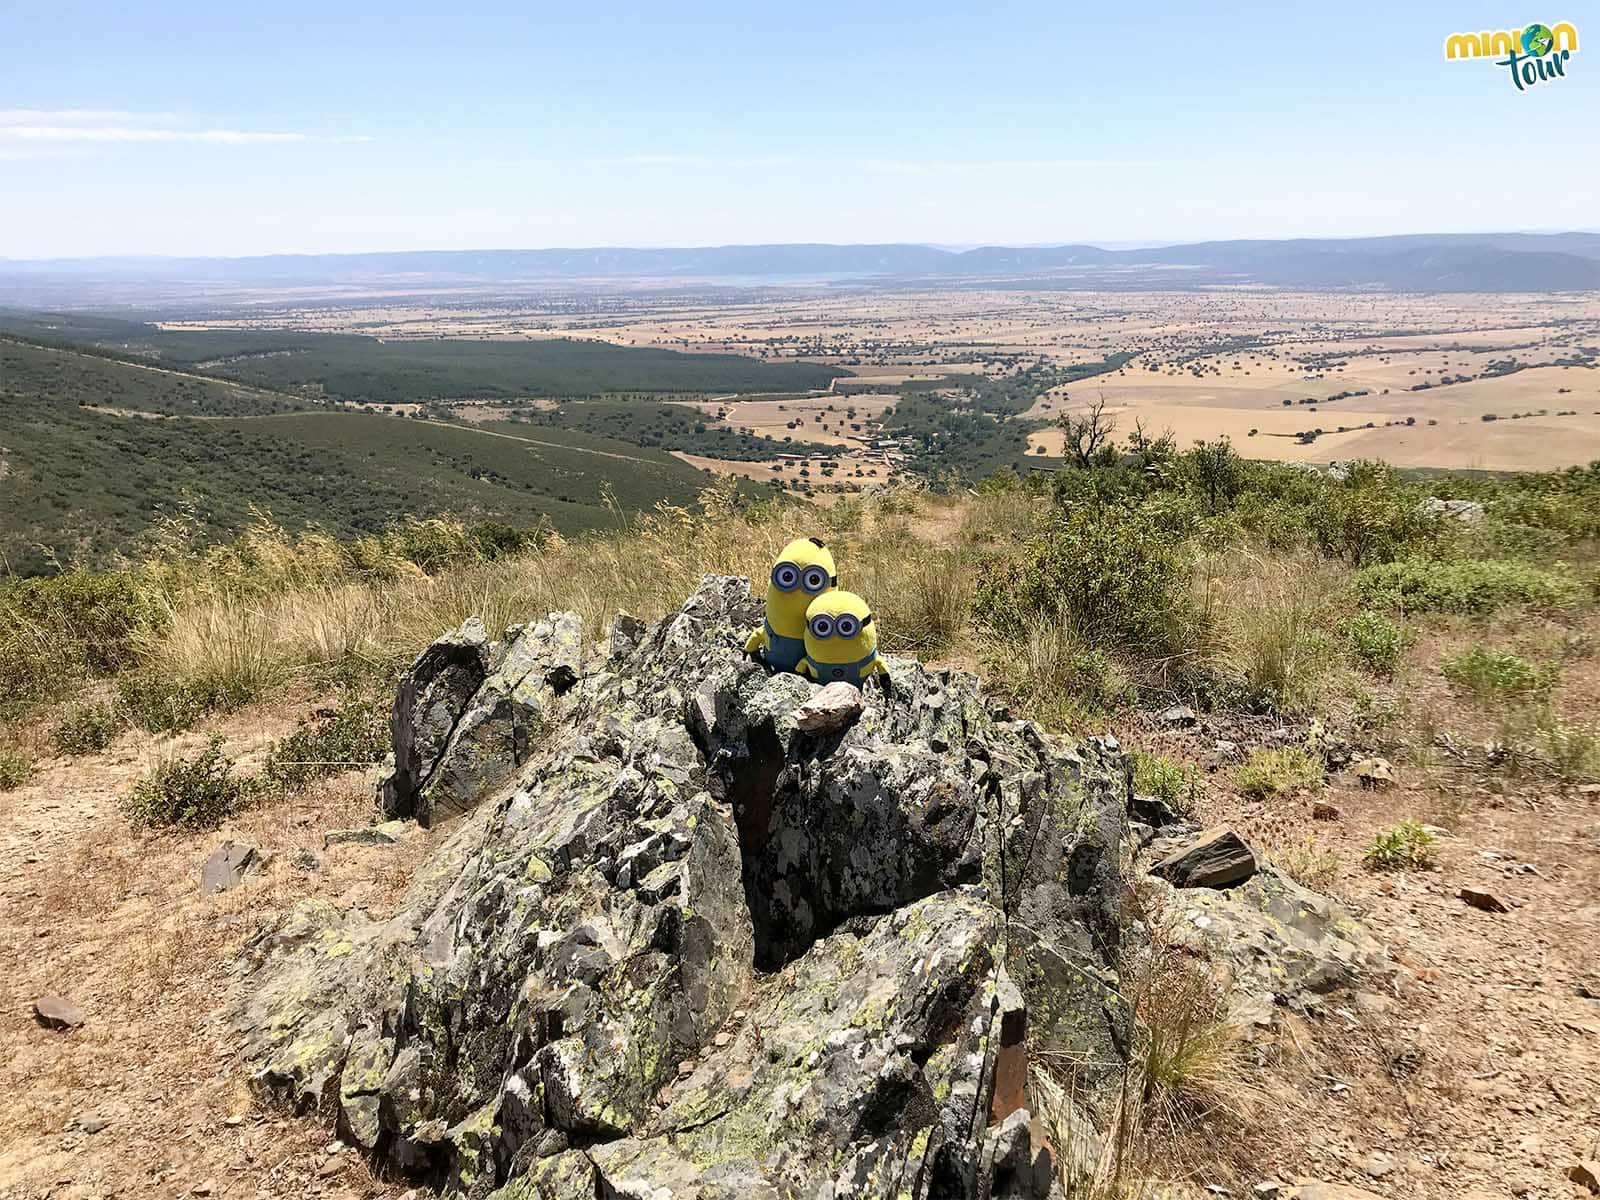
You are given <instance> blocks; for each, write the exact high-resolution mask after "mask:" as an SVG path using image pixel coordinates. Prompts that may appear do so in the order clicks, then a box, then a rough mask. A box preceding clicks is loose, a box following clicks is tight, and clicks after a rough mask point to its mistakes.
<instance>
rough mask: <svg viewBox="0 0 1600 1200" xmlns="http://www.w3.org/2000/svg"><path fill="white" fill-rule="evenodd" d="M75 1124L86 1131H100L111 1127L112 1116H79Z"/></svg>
mask: <svg viewBox="0 0 1600 1200" xmlns="http://www.w3.org/2000/svg"><path fill="white" fill-rule="evenodd" d="M75 1124H76V1125H77V1127H78V1128H79V1129H81V1130H83V1132H84V1133H99V1132H101V1131H102V1130H105V1129H109V1128H111V1118H110V1117H94V1116H87V1117H79V1118H78V1119H77V1121H76V1122H75Z"/></svg>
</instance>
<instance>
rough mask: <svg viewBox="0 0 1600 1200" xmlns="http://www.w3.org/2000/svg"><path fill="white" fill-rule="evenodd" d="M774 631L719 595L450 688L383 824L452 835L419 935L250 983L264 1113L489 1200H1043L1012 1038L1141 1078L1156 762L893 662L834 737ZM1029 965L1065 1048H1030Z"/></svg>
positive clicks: (547, 636) (428, 664)
mask: <svg viewBox="0 0 1600 1200" xmlns="http://www.w3.org/2000/svg"><path fill="white" fill-rule="evenodd" d="M759 620H760V609H759V606H758V605H757V604H756V603H755V602H754V601H753V600H752V599H751V597H750V594H749V586H748V584H747V583H746V582H745V581H744V580H740V579H733V578H726V577H718V576H708V577H706V579H705V580H704V581H703V582H702V585H701V587H700V588H699V589H698V590H697V591H696V592H695V594H694V595H693V596H691V597H690V598H689V599H688V601H687V602H686V603H685V605H684V607H683V608H682V609H681V610H680V611H679V612H678V613H676V614H674V615H672V616H670V617H669V618H667V619H666V620H664V621H662V622H659V623H658V624H656V625H654V626H652V627H649V628H641V627H639V626H638V625H637V624H636V623H630V624H629V626H628V628H627V629H626V630H625V631H624V632H625V634H626V636H619V635H617V634H615V633H614V634H613V636H612V637H611V638H610V639H609V644H608V645H607V646H605V647H604V648H603V649H601V650H598V651H596V652H594V653H593V654H586V653H585V651H584V641H583V636H582V630H581V627H580V626H578V624H577V618H576V617H574V616H572V615H571V614H557V615H553V616H551V617H549V618H547V619H545V620H543V621H539V622H536V623H535V624H533V625H532V626H530V627H527V628H523V629H520V630H514V631H512V632H511V634H510V636H509V637H508V639H507V640H505V641H504V642H491V641H489V639H488V637H487V634H486V633H485V632H484V631H483V629H482V626H481V625H478V624H476V623H473V622H469V623H468V624H467V625H465V626H463V627H462V629H460V630H458V631H456V632H455V633H453V634H450V635H448V636H447V637H446V638H443V639H441V641H440V642H439V643H436V644H435V646H433V647H431V648H430V649H429V650H428V651H427V652H425V653H424V654H423V655H422V656H421V657H420V658H419V659H418V660H417V663H416V664H414V666H413V668H412V670H411V671H410V672H409V673H408V675H407V677H406V679H405V680H404V681H403V682H402V684H401V686H400V689H399V693H398V695H397V698H396V706H395V718H394V734H395V770H394V774H393V775H392V777H391V779H390V780H389V781H388V782H387V784H386V786H385V788H384V791H383V806H384V809H385V811H386V813H388V814H389V815H391V816H397V815H405V816H414V817H415V818H417V819H418V820H422V821H425V822H444V821H447V820H449V821H454V822H455V824H454V826H453V827H452V828H451V829H450V831H449V834H448V837H447V839H446V840H445V841H444V843H443V844H442V845H441V847H440V848H439V849H438V850H437V851H436V852H435V855H434V857H433V858H432V859H431V860H430V861H429V863H428V864H427V865H426V866H425V867H424V869H423V870H422V872H421V873H420V874H419V876H418V878H417V879H416V881H415V882H414V884H413V887H412V889H411V892H410V894H409V895H408V898H407V901H406V904H405V906H404V907H403V908H402V910H401V911H400V912H398V913H396V914H395V915H394V916H393V917H392V918H390V919H389V920H387V921H374V920H369V919H368V918H367V917H365V916H364V915H362V914H359V913H350V914H346V913H339V912H336V911H333V910H331V909H329V908H327V907H326V906H315V905H308V906H306V907H304V908H302V909H301V910H298V911H297V912H296V913H295V915H294V916H293V917H292V918H291V919H290V920H289V921H288V922H287V923H286V924H285V925H284V926H283V927H282V928H280V929H279V930H277V931H275V932H274V933H272V934H271V935H270V936H268V937H267V938H264V939H263V940H262V941H261V942H260V943H259V944H258V945H257V946H255V947H254V948H253V949H254V953H255V955H256V961H257V966H256V976H255V978H254V980H253V983H254V986H253V987H252V989H251V994H250V999H249V1000H248V1002H247V1003H246V1005H245V1007H244V1009H243V1010H242V1011H241V1013H240V1026H241V1029H242V1031H243V1032H244V1035H245V1053H246V1056H247V1058H248V1059H249V1061H250V1064H251V1069H252V1073H253V1078H254V1080H255V1082H256V1085H257V1086H258V1088H260V1089H261V1091H262V1092H263V1093H264V1094H266V1095H269V1096H271V1097H273V1098H276V1099H278V1100H280V1101H282V1102H286V1103H290V1104H294V1105H297V1106H299V1107H302V1108H312V1107H318V1106H321V1107H323V1108H324V1109H325V1110H327V1111H331V1112H334V1113H336V1119H337V1123H338V1128H339V1130H340V1133H341V1135H342V1136H344V1137H345V1138H346V1139H347V1140H349V1141H351V1142H353V1143H354V1144H356V1145H358V1146H359V1147H361V1148H362V1149H363V1150H364V1151H366V1152H367V1153H369V1154H370V1155H371V1156H372V1157H373V1159H374V1161H375V1163H376V1164H378V1165H380V1166H382V1167H384V1168H385V1169H390V1170H393V1171H397V1172H400V1173H402V1174H406V1175H410V1176H413V1177H416V1178H418V1179H420V1180H423V1181H425V1182H428V1183H431V1184H434V1185H436V1186H439V1187H441V1188H443V1189H444V1190H446V1191H447V1192H450V1193H453V1194H461V1195H467V1196H473V1197H483V1196H487V1195H490V1194H493V1195H495V1196H499V1197H503V1198H506V1200H511V1198H527V1200H535V1198H537V1200H569V1198H570V1200H576V1198H578V1197H583V1198H584V1200H588V1198H589V1197H593V1196H596V1195H598V1196H602V1197H650V1198H651V1200H659V1198H660V1197H664V1196H671V1197H673V1198H674V1200H686V1198H693V1197H700V1198H703V1200H713V1198H716V1197H733V1196H739V1197H766V1196H770V1197H774V1198H782V1200H800V1198H801V1197H804V1198H805V1200H816V1198H818V1197H825V1196H826V1197H833V1198H834V1200H843V1198H844V1197H847V1196H849V1197H856V1196H861V1197H866V1196H872V1197H883V1198H885V1200H899V1198H900V1197H902V1196H910V1197H914V1198H921V1197H973V1198H977V1197H980V1196H981V1197H989V1196H997V1195H1006V1196H1016V1197H1019V1198H1022V1197H1037V1198H1040V1200H1042V1197H1044V1196H1045V1195H1046V1194H1047V1193H1048V1190H1049V1188H1050V1186H1051V1178H1052V1176H1051V1172H1050V1170H1049V1149H1048V1147H1047V1146H1046V1145H1044V1143H1043V1138H1042V1134H1041V1133H1039V1132H1038V1130H1037V1126H1036V1123H1030V1121H1029V1120H1027V1119H1026V1110H1025V1109H1019V1108H1018V1107H1017V1105H1018V1103H1019V1102H1020V1101H1021V1100H1022V1099H1024V1098H1025V1097H1024V1096H1023V1091H1024V1081H1025V1079H1026V1064H1025V1061H1021V1060H1019V1058H1018V1055H1019V1054H1022V1053H1024V1048H1023V1047H1022V1046H1021V1045H1020V1033H1019V1031H1020V1030H1021V1029H1022V1028H1023V1027H1024V1024H1025V1022H1024V1020H1023V1017H1024V1015H1025V1016H1026V1019H1027V1020H1032V1021H1034V1022H1035V1023H1036V1025H1039V1026H1040V1027H1042V1028H1047V1029H1049V1031H1050V1034H1051V1036H1052V1037H1054V1038H1057V1039H1062V1044H1063V1045H1064V1047H1065V1048H1066V1049H1067V1050H1069V1051H1072V1052H1075V1053H1079V1054H1081V1056H1082V1057H1083V1059H1084V1060H1085V1061H1089V1062H1098V1063H1102V1064H1105V1065H1107V1067H1108V1068H1109V1066H1110V1065H1112V1064H1114V1063H1115V1062H1116V1061H1117V1057H1118V1055H1119V1054H1120V1053H1121V1051H1120V1050H1119V1047H1120V1046H1123V1045H1126V1044H1127V1040H1126V1037H1125V1030H1123V1029H1121V1028H1120V1026H1121V1025H1122V1024H1124V1023H1125V1022H1126V1020H1127V1016H1126V1014H1125V1013H1120V1012H1118V1011H1117V1010H1116V1009H1115V1006H1113V1005H1108V1004H1107V1003H1106V990H1107V989H1106V987H1105V985H1104V983H1103V978H1104V977H1105V976H1106V975H1108V974H1109V973H1110V972H1111V971H1112V970H1113V968H1114V966H1115V961H1116V953H1117V941H1118V936H1119V935H1118V922H1119V918H1120V905H1121V899H1122V897H1121V889H1122V876H1121V870H1120V865H1119V864H1120V861H1121V858H1120V853H1119V847H1120V841H1121V837H1122V833H1123V831H1124V830H1125V823H1126V810H1127V802H1128V797H1129V775H1128V770H1127V766H1126V762H1125V760H1124V758H1123V756H1122V755H1121V753H1120V751H1119V750H1118V748H1117V747H1116V746H1115V744H1114V743H1113V742H1110V741H1109V739H1108V740H1106V741H1103V742H1100V741H1093V740H1091V741H1088V742H1084V743H1082V744H1079V745H1077V746H1070V745H1066V744H1063V743H1060V742H1058V741H1056V740H1054V739H1052V738H1049V737H1047V736H1045V735H1044V734H1042V733H1041V732H1040V731H1039V730H1038V729H1037V728H1035V727H1034V726H1032V725H1031V724H1028V723H1026V722H1019V721H1014V720H1011V719H1009V718H1008V716H1007V714H1006V713H1005V712H1004V710H1003V709H1002V708H1000V707H999V706H997V705H995V704H994V703H992V702H991V701H989V700H988V699H986V698H985V697H984V696H983V695H982V693H981V691H980V689H979V687H978V685H977V682H976V680H975V679H973V678H972V677H971V676H968V675H964V674H961V673H957V672H951V671H935V670H929V669H927V668H925V667H923V666H922V665H920V664H918V663H915V662H909V661H902V660H896V659H890V660H888V667H889V681H888V687H887V688H885V689H879V688H877V687H875V686H874V687H872V688H870V689H868V691H867V692H866V693H864V696H863V699H864V704H863V710H862V712H861V713H860V714H859V716H857V717H855V718H854V719H853V720H851V721H850V722H847V723H844V724H842V725H839V726H837V727H833V728H828V729H820V728H815V727H813V728H812V729H811V731H809V732H808V731H807V730H806V729H805V728H802V727H801V725H800V724H799V723H797V721H796V719H795V713H796V711H797V710H798V709H802V708H803V707H804V705H805V704H806V703H807V701H808V700H809V699H810V698H811V697H813V696H814V695H816V694H817V693H818V692H819V691H820V689H819V688H818V687H817V685H815V684H812V683H809V682H808V681H806V680H804V679H803V678H801V677H799V676H797V675H769V674H768V673H767V672H766V671H765V670H764V669H763V668H762V667H760V666H759V665H757V664H755V663H752V662H749V661H747V660H746V659H745V658H744V656H743V654H742V644H743V635H744V634H745V633H746V632H747V631H748V629H749V628H750V627H751V626H752V625H753V624H755V623H756V622H758V621H759ZM808 724H809V722H808ZM1045 930H1048V936H1049V938H1050V939H1051V944H1052V947H1053V948H1054V949H1055V951H1056V953H1057V956H1058V957H1063V956H1064V957H1065V958H1067V959H1070V961H1071V962H1072V964H1073V965H1072V970H1071V972H1070V973H1068V972H1058V971H1057V969H1056V968H1054V967H1045V968H1039V967H1038V966H1037V964H1036V963H1035V962H1034V960H1033V959H1032V958H1030V957H1029V956H1028V952H1029V951H1030V950H1031V949H1034V948H1036V947H1035V943H1036V941H1037V940H1038V939H1039V938H1040V937H1042V936H1044V934H1043V933H1042V932H1041V931H1045ZM1024 959H1026V960H1027V962H1026V963H1024ZM1024 966H1025V967H1026V970H1027V972H1028V973H1030V975H1031V976H1035V977H1037V976H1039V975H1040V972H1041V971H1042V972H1043V975H1044V976H1047V977H1048V978H1046V979H1044V980H1043V981H1044V982H1047V983H1049V984H1051V985H1052V986H1056V985H1059V990H1058V992H1057V993H1056V994H1057V996H1058V1001H1057V1003H1058V1006H1059V1007H1061V1008H1062V1011H1059V1012H1047V1011H1040V1012H1037V1013H1035V1012H1029V1013H1026V1014H1023V1012H1022V1010H1021V1001H1020V1000H1019V999H1018V997H1019V993H1018V991H1017V989H1016V988H1015V987H1013V986H1012V985H1011V983H1010V982H1009V980H1008V975H1007V972H1008V970H1011V969H1014V970H1018V971H1019V972H1020V971H1021V970H1022V969H1023V968H1024ZM1056 974H1060V975H1061V978H1059V979H1057V978H1055V975H1056ZM1024 982H1025V985H1026V984H1027V983H1029V982H1032V983H1038V982H1040V979H1039V978H1032V979H1030V980H1025V981H1024ZM1028 991H1029V988H1028V987H1027V986H1024V988H1023V992H1024V993H1026V992H1028ZM1067 1009H1070V1010H1071V1011H1066V1010H1067ZM1040 1023H1042V1024H1040ZM997 1077H998V1078H999V1079H1000V1080H1001V1084H1000V1086H999V1091H998V1092H997ZM1086 1087H1087V1089H1088V1092H1087V1096H1086V1101H1092V1098H1093V1090H1094V1080H1093V1079H1092V1078H1090V1079H1089V1080H1088V1081H1087V1084H1086ZM1002 1110H1003V1111H1002ZM1018 1112H1021V1113H1022V1114H1023V1115H1022V1116H1020V1117H1019V1116H1017V1113H1018ZM997 1189H998V1190H997Z"/></svg>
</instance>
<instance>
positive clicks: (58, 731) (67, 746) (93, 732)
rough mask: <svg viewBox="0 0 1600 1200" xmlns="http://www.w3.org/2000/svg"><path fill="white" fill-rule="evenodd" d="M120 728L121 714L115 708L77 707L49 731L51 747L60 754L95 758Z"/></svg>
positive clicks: (105, 706)
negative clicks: (94, 755) (93, 756)
mask: <svg viewBox="0 0 1600 1200" xmlns="http://www.w3.org/2000/svg"><path fill="white" fill-rule="evenodd" d="M122 728H123V719H122V712H121V710H119V709H118V708H117V706H116V705H115V704H80V705H79V706H78V707H77V708H75V709H73V710H72V711H71V712H70V713H68V714H67V715H66V716H65V717H64V718H63V719H62V720H61V723H60V724H58V725H57V726H56V727H55V728H54V729H52V730H51V731H50V743H51V745H53V746H54V747H55V748H56V749H57V750H59V751H60V752H61V753H62V754H96V753H98V752H100V751H101V750H104V749H105V748H106V747H107V746H109V745H110V744H111V743H112V742H114V741H115V740H116V737H117V734H119V733H121V732H122Z"/></svg>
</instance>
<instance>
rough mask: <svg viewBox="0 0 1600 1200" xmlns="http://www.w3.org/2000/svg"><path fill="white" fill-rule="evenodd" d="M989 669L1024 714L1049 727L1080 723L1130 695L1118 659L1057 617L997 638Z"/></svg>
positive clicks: (1070, 726) (1075, 726)
mask: <svg viewBox="0 0 1600 1200" xmlns="http://www.w3.org/2000/svg"><path fill="white" fill-rule="evenodd" d="M989 670H990V676H991V678H992V679H993V680H994V681H995V683H996V684H998V685H999V687H1000V688H1001V689H1003V690H1004V691H1005V692H1006V693H1007V694H1008V695H1010V696H1012V697H1013V698H1014V699H1015V700H1016V702H1017V705H1018V707H1019V708H1020V709H1021V710H1022V712H1023V713H1024V714H1025V715H1027V716H1029V717H1032V718H1033V719H1034V720H1037V721H1039V722H1040V723H1041V724H1043V725H1046V726H1048V727H1050V728H1056V729H1072V730H1079V729H1082V728H1084V727H1086V726H1088V725H1089V724H1092V723H1093V722H1094V721H1095V720H1097V719H1098V718H1099V717H1100V716H1101V715H1102V714H1104V713H1106V712H1109V711H1115V710H1117V709H1121V708H1124V707H1126V706H1127V705H1128V704H1130V703H1132V701H1133V699H1134V689H1133V686H1132V684H1131V683H1130V682H1129V680H1128V677H1127V674H1126V673H1125V672H1124V671H1123V669H1122V667H1121V664H1119V663H1118V662H1116V661H1115V660H1114V659H1112V658H1111V657H1110V656H1108V655H1107V654H1105V653H1104V652H1103V651H1100V650H1095V649H1092V648H1091V647H1089V646H1086V645H1085V644H1084V642H1083V639H1082V638H1080V637H1079V636H1078V635H1077V633H1076V632H1075V631H1074V630H1073V629H1072V627H1071V626H1069V625H1064V624H1062V623H1061V622H1059V621H1053V620H1046V621H1041V622H1040V623H1038V624H1037V625H1035V626H1034V627H1033V628H1031V629H1029V630H1028V631H1027V633H1026V635H1025V636H1023V637H1021V638H1018V639H1016V640H1013V641H1007V642H1002V643H999V644H998V645H997V646H995V647H994V648H993V650H992V653H991V655H990V662H989Z"/></svg>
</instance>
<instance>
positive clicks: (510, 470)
mask: <svg viewBox="0 0 1600 1200" xmlns="http://www.w3.org/2000/svg"><path fill="white" fill-rule="evenodd" d="M4 351H5V357H4V358H3V359H0V553H3V554H4V557H5V564H6V565H7V566H8V567H9V568H10V570H11V571H13V572H17V573H21V574H31V573H37V572H39V571H44V570H49V569H51V564H52V563H53V562H56V561H60V562H68V561H82V562H86V563H91V564H101V563H106V562H109V561H112V560H113V559H115V558H116V557H117V556H119V555H122V554H126V553H128V552H130V551H131V550H133V549H134V548H136V547H137V546H138V544H139V542H140V539H141V538H142V537H143V536H144V535H146V534H147V533H148V532H149V530H150V528H151V526H152V525H153V524H154V523H155V522H156V521H157V520H159V519H160V518H161V517H163V516H165V515H169V514H173V513H175V512H177V511H179V510H180V509H186V510H188V511H190V512H192V514H193V515H194V516H195V517H196V518H197V519H198V520H199V521H200V522H201V524H202V526H203V529H204V531H205V532H206V533H207V534H208V535H210V536H214V537H223V536H226V535H228V534H230V533H232V532H235V531H237V530H238V529H240V528H242V527H243V526H244V525H245V524H246V523H248V521H249V520H250V518H251V513H252V509H262V510H266V511H268V512H270V513H271V514H272V516H273V517H274V518H275V519H277V520H278V521H280V522H282V523H284V524H286V525H289V526H291V527H294V526H301V525H307V524H315V525H318V526H320V527H321V528H323V529H325V530H327V531H328V532H330V533H334V534H337V535H340V536H350V535H354V534H357V533H362V532H373V531H377V530H380V529H382V528H384V527H386V526H388V525H390V524H392V523H393V522H394V521H396V520H397V519H399V518H401V517H404V516H406V515H408V514H416V515H433V514H451V515H454V516H458V517H461V518H463V519H465V520H485V519H493V520H496V521H502V522H505V523H508V524H512V525H522V526H529V525H534V524H538V523H548V524H550V525H552V526H554V527H555V528H556V529H558V530H561V531H563V532H569V533H570V532H577V531H579V530H582V529H587V528H592V527H594V526H597V525H600V524H602V523H604V522H606V521H607V520H609V519H611V518H610V515H609V514H608V512H607V510H606V508H605V507H604V505H605V500H604V490H605V489H606V488H607V487H608V486H609V488H610V490H611V491H612V492H613V493H614V494H615V496H616V499H617V502H618V503H619V504H620V505H621V506H622V507H623V508H624V509H625V510H638V509H643V508H648V507H651V506H653V505H654V504H656V503H657V502H658V501H662V500H667V501H671V502H675V503H683V502H687V501H690V500H692V499H693V497H694V496H695V495H696V494H697V493H698V491H699V490H700V488H701V487H702V486H704V483H705V477H704V476H703V475H702V474H701V473H700V472H698V471H696V470H694V469H693V468H691V467H689V466H687V465H686V464H684V463H682V462H680V461H678V460H677V459H675V458H673V457H672V456H671V455H669V454H666V453H665V452H663V451H659V450H649V449H642V448H640V447H638V446H634V445H630V444H628V443H625V442H620V441H615V440H613V439H609V438H603V437H596V436H592V435H589V434H585V433H582V432H580V431H574V430H565V429H554V428H552V429H542V428H540V429H535V428H531V427H529V428H526V429H525V430H517V431H516V436H512V435H510V431H508V432H507V433H495V432H492V431H485V430H479V429H475V428H472V427H467V426H458V425H450V424H443V423H439V422H432V421H422V420H413V419H407V418H401V417H391V416H385V415H380V414H377V413H363V412H351V411H338V410H322V411H306V412H286V413H282V414H280V415H269V416H254V417H178V418H155V417H149V416H133V415H126V416H124V415H119V414H117V413H112V412H104V411H97V409H96V408H94V407H86V406H87V405H95V406H104V405H113V406H121V407H128V408H134V407H137V408H141V409H144V410H146V411H151V412H162V411H173V410H181V409H182V408H183V406H185V405H187V406H189V409H190V410H191V411H201V409H202V407H204V406H206V405H210V406H221V405H223V404H224V403H225V402H226V401H227V399H228V395H227V391H226V389H228V388H229V386H230V385H226V384H216V383H212V382H210V381H204V380H202V381H196V380H194V379H192V378H190V377H187V376H184V375H178V374H173V373H171V372H166V371H159V370H152V369H149V368H145V367H140V366H134V365H130V364H126V363H119V362H114V361H110V360H102V359H96V358H93V357H92V356H85V355H81V354H75V353H73V352H71V351H65V350H51V349H45V348H41V347H37V346H28V347H16V346H12V345H7V346H5V347H4ZM197 389H198V390H197ZM213 389H222V390H221V391H217V390H213ZM523 433H525V434H526V437H522V436H520V435H521V434H523Z"/></svg>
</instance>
